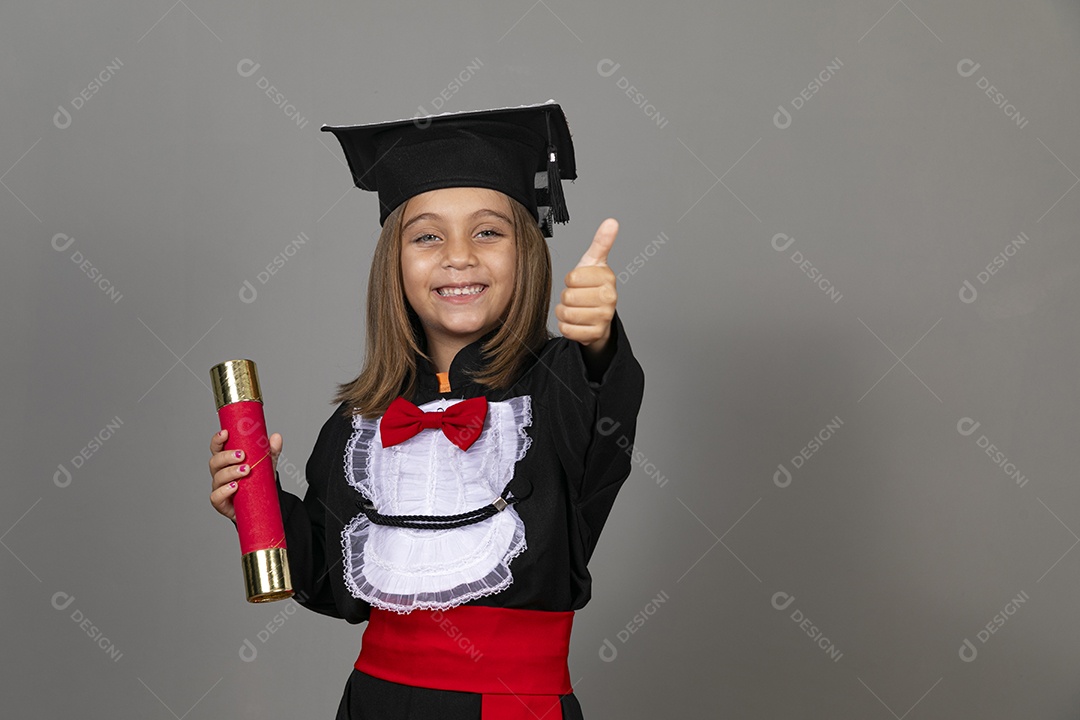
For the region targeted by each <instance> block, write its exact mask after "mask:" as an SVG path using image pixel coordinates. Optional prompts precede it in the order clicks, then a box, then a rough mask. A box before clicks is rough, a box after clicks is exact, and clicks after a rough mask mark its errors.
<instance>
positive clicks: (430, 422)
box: [379, 396, 487, 450]
mask: <svg viewBox="0 0 1080 720" xmlns="http://www.w3.org/2000/svg"><path fill="white" fill-rule="evenodd" d="M485 417H487V398H486V397H483V396H480V397H474V398H469V399H468V400H462V401H461V402H459V403H454V404H453V405H451V406H450V407H448V408H446V409H445V410H435V411H433V412H424V411H423V410H421V409H420V408H418V407H417V406H416V405H414V404H413V403H411V402H409V401H408V400H406V399H405V398H403V397H399V398H397V399H395V400H394V401H393V402H392V403H390V407H388V408H386V413H385V414H384V415H383V416H382V420H381V421H380V422H379V435H380V437H381V438H382V444H383V447H390V446H391V445H397V444H398V443H400V442H405V441H406V440H408V439H409V438H411V437H412V436H413V435H416V434H417V433H418V432H420V431H421V430H423V429H424V428H441V429H442V431H443V434H444V435H446V437H447V439H448V440H449V441H450V442H452V443H454V444H455V445H457V446H458V447H459V448H461V449H462V450H468V449H469V446H470V445H472V444H473V443H474V442H476V438H478V437H480V432H481V431H482V430H483V429H484V418H485Z"/></svg>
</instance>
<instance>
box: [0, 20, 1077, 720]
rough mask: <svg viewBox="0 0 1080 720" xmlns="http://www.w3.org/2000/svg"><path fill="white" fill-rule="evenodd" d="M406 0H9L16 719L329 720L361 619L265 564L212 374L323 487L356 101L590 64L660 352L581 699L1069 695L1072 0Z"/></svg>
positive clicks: (625, 260)
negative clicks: (319, 464) (227, 376)
mask: <svg viewBox="0 0 1080 720" xmlns="http://www.w3.org/2000/svg"><path fill="white" fill-rule="evenodd" d="M393 5H394V6H393V7H392V8H390V7H387V6H386V5H384V4H377V3H367V4H365V5H358V4H340V5H330V4H326V3H322V4H306V3H299V4H297V3H275V4H265V3H263V4H255V3H243V4H240V5H231V4H230V5H222V4H220V3H208V2H205V1H204V0H176V2H175V3H173V2H172V0H165V2H158V3H149V4H147V3H132V2H127V3H115V2H114V3H93V4H91V3H77V2H63V3H44V4H42V3H38V4H25V5H24V6H23V7H20V8H5V9H4V10H3V11H2V20H0V40H2V43H0V47H2V48H3V62H2V63H0V90H2V92H3V97H4V100H5V102H4V103H3V104H2V109H0V116H2V122H0V127H2V130H0V133H2V142H0V173H2V174H0V183H2V185H3V187H2V188H0V212H2V213H3V228H4V243H3V248H4V260H3V265H2V267H3V270H2V272H3V282H2V283H0V292H2V293H3V301H4V307H5V308H6V312H5V326H4V332H3V336H4V343H3V348H4V350H3V371H4V377H5V381H4V389H5V401H4V412H3V415H2V417H3V422H4V432H2V433H0V443H2V448H3V457H4V458H5V461H6V468H7V470H6V474H7V476H8V481H7V482H5V483H3V490H2V505H0V543H2V545H3V548H2V549H0V563H2V566H0V567H2V568H3V573H4V582H3V583H2V584H0V587H2V591H0V592H2V598H3V599H2V602H3V613H2V614H0V617H2V621H3V623H4V633H3V636H4V640H5V643H6V644H5V647H6V648H7V653H6V655H7V659H6V660H5V670H4V672H3V674H2V677H3V680H2V683H3V691H2V696H3V704H4V709H3V710H2V714H3V715H4V716H5V717H41V718H52V717H67V716H76V715H77V716H79V717H95V718H105V717H109V718H112V717H125V718H126V717H132V718H134V717H138V718H170V717H175V718H191V719H192V720H195V719H196V718H220V717H245V718H247V717H250V718H271V717H273V718H277V717H281V718H284V717H312V718H326V717H332V716H333V713H334V710H335V709H336V707H337V704H338V700H339V697H340V695H341V691H342V688H343V686H344V683H345V679H346V677H347V676H348V674H349V672H350V670H351V664H352V662H353V660H354V659H355V656H356V653H357V651H358V649H359V646H360V637H361V630H362V627H360V626H350V625H347V624H346V623H345V622H344V621H341V620H333V619H329V618H326V617H323V616H319V615H315V614H313V613H310V612H308V611H306V610H304V609H303V608H298V606H297V605H296V604H295V603H294V602H292V601H286V602H279V603H272V604H269V605H249V604H247V603H246V602H245V601H244V598H243V590H242V583H241V574H240V564H239V549H238V546H237V542H236V533H235V531H234V530H233V527H232V525H231V524H230V523H229V522H228V521H227V520H225V519H224V518H222V517H220V516H219V515H218V514H217V513H215V512H214V511H213V509H212V508H211V507H210V505H209V502H208V499H207V494H208V492H209V487H210V477H209V473H208V471H207V457H208V454H209V451H208V445H209V439H210V435H211V434H212V433H213V432H214V431H215V430H216V429H217V427H218V426H217V419H216V415H215V412H214V407H213V397H212V396H211V393H210V390H209V387H208V370H209V368H210V366H211V365H213V364H215V363H217V362H221V361H223V360H226V359H229V358H234V357H249V358H252V359H254V360H256V362H258V364H259V370H260V373H261V376H262V379H263V382H264V385H265V390H266V402H267V416H268V424H269V425H270V429H271V431H272V432H274V431H276V432H281V433H282V435H283V437H284V438H285V444H284V453H283V458H282V461H281V464H280V469H281V470H282V480H283V483H284V484H285V486H286V488H287V489H289V490H290V491H292V492H295V493H296V494H298V495H301V496H302V494H303V492H304V490H305V488H306V483H305V482H304V479H303V465H304V463H305V461H306V460H307V456H308V454H309V453H310V450H311V447H312V445H313V443H314V440H315V436H316V433H317V432H318V430H319V428H320V426H321V425H322V423H323V422H324V420H325V419H326V418H327V417H328V416H329V414H330V412H331V411H332V410H333V406H332V405H331V404H330V397H331V395H332V392H333V387H334V383H337V382H341V381H344V380H347V379H349V378H351V377H353V376H354V375H355V374H356V372H357V371H358V369H359V367H360V358H361V352H362V349H363V344H362V337H363V334H362V333H363V316H362V304H363V298H364V293H365V285H366V276H367V268H368V265H369V262H370V258H371V254H372V249H373V246H374V240H375V238H376V236H377V231H378V222H377V217H378V216H377V210H376V201H375V199H374V197H373V196H371V195H370V194H367V193H364V192H361V191H360V190H357V189H355V188H352V189H351V183H350V179H349V175H348V171H347V170H346V168H345V166H344V163H343V159H342V157H341V154H340V149H339V148H338V147H336V143H335V142H333V138H332V137H330V136H329V135H328V134H326V133H320V132H319V126H320V125H321V124H323V123H330V124H340V123H355V122H373V121H378V120H389V119H394V118H401V117H411V116H414V115H417V114H420V113H431V112H436V111H460V110H471V109H482V108H488V107H497V106H507V105H517V104H523V103H536V102H543V101H545V100H547V99H548V98H554V99H556V100H557V101H559V102H561V103H562V104H563V106H564V107H565V109H566V113H567V116H568V119H569V122H570V126H571V128H572V130H573V133H574V139H575V141H576V143H577V145H576V147H577V158H578V167H579V171H580V178H579V180H578V181H577V182H576V183H575V184H574V185H568V187H567V201H568V205H569V207H570V213H571V216H572V217H573V221H572V223H571V224H570V225H569V226H560V227H559V228H558V232H557V236H556V237H555V238H554V239H553V240H551V248H552V251H553V254H554V261H555V272H556V277H557V278H561V277H562V275H563V274H564V273H565V272H566V271H567V270H569V269H570V268H571V267H573V265H574V264H575V262H576V261H577V259H578V258H579V257H580V255H581V253H582V252H583V251H584V250H585V248H586V247H587V246H588V243H589V241H590V240H591V238H592V235H593V232H594V231H595V229H596V227H597V225H598V224H599V223H600V221H601V220H603V218H605V217H607V216H609V215H610V216H614V217H616V218H618V219H619V221H620V222H621V225H622V229H621V232H620V234H619V237H618V240H617V241H616V245H615V249H614V251H613V253H612V257H611V264H612V266H613V268H614V269H615V270H616V271H617V272H618V273H619V279H620V284H619V291H620V298H619V308H620V312H621V314H622V316H623V317H624V319H625V322H626V327H627V331H628V335H629V338H630V339H631V341H632V343H633V346H634V349H635V351H636V353H637V355H638V357H639V358H640V360H641V363H642V365H643V366H644V368H645V372H646V376H647V389H646V396H645V401H644V405H643V407H642V411H641V416H640V424H639V432H638V438H637V440H638V442H637V444H636V446H635V448H634V455H633V467H634V470H633V473H632V475H631V476H630V478H629V480H628V481H627V483H626V485H625V486H624V489H623V490H622V493H621V495H620V497H619V500H618V501H617V503H616V505H615V508H614V511H613V513H612V516H611V518H610V521H609V522H608V525H607V527H606V529H605V531H604V536H603V538H602V539H601V541H600V544H599V548H598V550H597V552H596V555H595V556H594V557H593V560H592V563H591V569H592V572H593V575H594V578H595V594H594V597H593V599H592V601H591V603H590V604H589V605H588V606H587V607H586V608H585V609H584V610H582V611H581V612H580V613H579V614H578V616H577V619H576V626H575V631H574V636H573V645H572V653H571V658H570V660H571V670H572V678H573V680H574V683H575V687H576V689H577V692H578V694H579V697H580V699H581V702H582V705H583V707H584V709H585V713H586V716H587V717H589V718H592V719H594V720H597V719H600V718H652V717H659V716H662V715H663V716H669V717H721V718H767V717H768V718H773V717H798V718H838V717H862V718H886V719H887V718H890V717H895V718H913V719H914V718H956V717H995V718H1012V717H1039V718H1074V717H1076V716H1077V714H1078V713H1080V682H1078V679H1077V678H1076V677H1075V676H1074V675H1073V673H1074V672H1076V668H1077V666H1078V663H1080V623H1078V622H1077V616H1076V608H1077V607H1078V601H1080V581H1078V577H1077V568H1078V563H1080V551H1076V552H1073V550H1074V549H1075V547H1076V546H1077V545H1078V544H1080V488H1078V486H1077V483H1076V482H1075V465H1074V457H1075V443H1074V438H1075V434H1076V428H1077V421H1078V419H1080V418H1078V415H1077V408H1078V407H1080V405H1078V400H1080V397H1078V387H1077V382H1076V377H1077V375H1076V369H1075V368H1076V358H1077V351H1078V349H1080V347H1078V334H1077V330H1078V323H1077V321H1076V306H1077V300H1080V293H1078V290H1077V283H1076V279H1077V272H1078V269H1080V249H1078V246H1077V238H1076V234H1077V233H1076V230H1075V228H1076V227H1077V221H1078V219H1080V213H1078V210H1077V208H1078V203H1077V200H1078V199H1080V190H1077V189H1075V188H1076V185H1077V184H1078V183H1080V176H1078V174H1077V173H1080V142H1078V141H1077V136H1076V117H1077V116H1078V114H1080V92H1078V84H1077V82H1076V68H1077V67H1078V63H1080V40H1078V37H1080V9H1078V6H1077V4H1076V3H1075V2H1067V1H1066V0H1042V1H1038V2H1026V3H1001V2H998V3H993V4H991V3H984V2H977V1H976V0H963V1H962V2H950V3H947V4H946V3H931V2H926V0H896V1H895V2H892V0H872V1H866V0H860V1H859V2H853V1H851V0H847V1H844V2H828V3H806V2H795V1H790V0H789V1H788V2H759V3H749V2H747V3H734V2H724V3H716V2H698V3H691V2H664V3H645V2H641V3H633V4H627V3H617V2H606V3H590V4H588V5H587V6H583V5H581V4H578V3H570V2H565V0H536V2H530V0H524V2H509V3H505V2H484V3H480V2H476V3H468V4H462V3H447V4H438V3H428V4H423V5H421V4H412V3H394V4H393ZM552 327H554V322H553V323H552ZM1070 447H1073V448H1074V450H1070V449H1069V448H1070Z"/></svg>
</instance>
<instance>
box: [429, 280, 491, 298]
mask: <svg viewBox="0 0 1080 720" xmlns="http://www.w3.org/2000/svg"><path fill="white" fill-rule="evenodd" d="M485 289H487V285H485V284H484V283H457V284H455V285H441V286H439V287H437V288H435V290H434V292H435V294H436V295H438V296H439V297H471V296H474V295H479V294H480V293H482V292H483V291H484V290H485Z"/></svg>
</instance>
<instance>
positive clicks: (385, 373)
mask: <svg viewBox="0 0 1080 720" xmlns="http://www.w3.org/2000/svg"><path fill="white" fill-rule="evenodd" d="M507 200H508V201H509V202H510V206H511V211H512V216H513V222H514V242H515V247H516V249H517V253H516V258H515V266H514V290H513V292H512V293H511V296H510V302H509V304H508V305H507V308H506V312H505V315H504V317H503V322H502V324H501V325H500V326H499V328H498V330H497V332H496V333H495V335H494V336H493V337H491V338H490V339H489V340H488V341H487V342H485V343H484V345H483V347H482V348H481V350H482V352H483V354H484V357H485V359H486V361H487V362H486V366H485V368H484V369H483V370H482V371H481V372H479V373H477V374H476V375H475V376H474V377H473V380H474V381H475V382H477V383H479V384H480V385H483V386H484V387H486V388H489V389H505V388H509V387H510V386H511V385H512V384H513V382H514V381H515V380H516V379H517V377H518V376H519V375H520V373H521V372H522V371H523V370H524V369H525V366H526V363H527V362H528V361H529V359H530V356H533V355H535V354H536V353H538V352H539V351H540V348H541V347H543V345H544V343H546V342H547V340H548V339H549V338H551V337H552V335H551V333H550V332H549V331H548V329H547V316H548V305H549V304H550V302H551V254H550V253H549V252H548V247H547V241H546V240H545V239H544V236H543V235H542V234H541V233H540V228H539V227H538V226H537V223H536V218H534V217H533V215H532V213H531V212H529V210H528V209H526V208H525V206H524V205H522V204H521V203H519V202H518V201H517V200H514V199H513V198H509V197H508V198H507ZM407 204H408V203H407V202H405V203H402V204H401V205H399V206H398V207H397V208H395V209H394V211H393V212H391V213H390V215H389V216H388V217H387V218H386V222H385V223H383V229H382V232H381V233H380V234H379V241H378V243H377V244H376V246H375V255H374V257H373V258H372V261H371V273H370V275H369V278H368V297H367V345H366V348H365V351H364V367H363V370H361V371H360V375H358V376H357V377H356V378H355V379H353V380H352V381H350V382H346V383H340V384H339V385H338V390H337V394H336V395H335V396H334V399H333V401H334V402H335V403H341V402H343V401H347V407H346V408H345V413H344V414H345V416H346V417H350V418H351V417H352V416H353V415H366V416H368V417H376V416H378V415H381V414H383V413H384V412H385V411H386V408H387V407H388V406H389V405H390V403H391V401H393V400H394V398H396V397H397V396H399V395H403V396H405V397H410V396H411V395H412V394H413V392H414V391H415V389H416V378H417V372H418V370H417V363H416V357H417V355H422V356H423V357H425V358H428V359H429V360H430V357H428V355H427V354H425V353H424V352H423V350H422V349H421V347H422V345H424V344H426V343H425V341H424V334H423V333H424V331H423V327H422V326H421V324H420V318H419V316H418V315H417V314H416V311H414V310H413V309H412V307H410V306H409V304H408V301H407V300H406V299H405V288H404V285H403V283H402V276H401V225H402V216H403V215H404V211H405V206H406V205H407Z"/></svg>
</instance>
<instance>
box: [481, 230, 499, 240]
mask: <svg viewBox="0 0 1080 720" xmlns="http://www.w3.org/2000/svg"><path fill="white" fill-rule="evenodd" d="M477 235H479V236H480V237H482V238H485V239H494V238H500V237H502V236H503V234H502V233H501V232H499V231H498V230H495V229H493V228H492V229H488V230H481V231H480V232H478V233H477Z"/></svg>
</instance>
